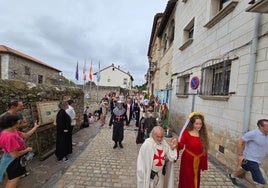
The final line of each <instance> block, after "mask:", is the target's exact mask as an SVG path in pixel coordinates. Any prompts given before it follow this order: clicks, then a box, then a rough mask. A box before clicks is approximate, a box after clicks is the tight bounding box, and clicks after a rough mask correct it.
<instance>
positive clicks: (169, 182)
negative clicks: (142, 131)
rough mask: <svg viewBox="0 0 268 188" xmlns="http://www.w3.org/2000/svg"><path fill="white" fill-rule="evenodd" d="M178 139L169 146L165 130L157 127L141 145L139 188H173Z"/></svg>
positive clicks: (138, 160) (138, 167) (138, 165)
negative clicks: (165, 137)
mask: <svg viewBox="0 0 268 188" xmlns="http://www.w3.org/2000/svg"><path fill="white" fill-rule="evenodd" d="M177 144H178V139H177V138H176V137H173V138H172V139H171V141H170V143H169V144H168V143H167V141H166V140H165V139H164V129H163V128H162V127H160V126H156V127H154V128H153V129H152V132H151V134H150V137H149V138H147V139H146V140H145V142H144V143H143V144H142V145H141V148H140V150H139V154H138V159H137V188H164V187H167V188H173V187H174V173H173V169H174V168H173V166H174V161H175V160H176V159H177V149H176V148H177Z"/></svg>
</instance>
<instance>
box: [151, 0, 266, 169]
mask: <svg viewBox="0 0 268 188" xmlns="http://www.w3.org/2000/svg"><path fill="white" fill-rule="evenodd" d="M172 2H174V0H170V1H169V2H168V4H167V7H168V5H169V4H170V3H172ZM175 2H176V5H175V7H174V25H175V32H174V33H175V34H174V41H173V44H172V52H171V54H172V55H170V56H172V60H171V64H170V67H171V68H170V70H171V78H170V81H169V82H167V84H168V83H170V84H172V85H171V88H172V90H171V93H170V102H171V104H170V122H171V124H170V126H171V127H172V128H173V129H174V130H175V131H176V132H179V131H180V129H181V127H182V126H183V124H184V122H185V120H186V118H187V116H188V114H189V113H190V112H191V111H201V112H203V113H204V114H205V121H206V126H207V128H208V130H209V138H210V150H209V153H210V156H211V157H214V158H215V159H217V160H218V161H219V162H221V163H222V164H224V165H226V167H227V168H229V169H232V170H234V168H235V166H236V159H237V153H236V143H237V139H238V138H239V137H240V136H241V135H242V134H244V133H245V132H247V131H248V130H251V129H254V128H256V123H257V121H258V120H259V119H263V118H267V116H268V108H267V106H268V90H267V88H268V77H267V74H268V34H267V33H268V14H264V13H268V10H267V7H268V6H267V5H268V1H267V0H258V1H249V0H240V1H236V0H224V1H222V0H209V1H205V2H202V3H196V1H192V0H177V1H175ZM249 3H250V4H249ZM172 20H173V16H170V17H169V21H167V23H172ZM160 25H161V24H160ZM156 32H158V31H156ZM153 34H154V33H153ZM164 36H165V35H159V36H157V37H159V39H158V40H159V41H161V44H160V46H165V44H163V43H165V41H166V40H164V39H163V37H164ZM159 50H160V51H161V49H159ZM167 54H168V51H167V52H166V55H167ZM168 56H169V55H168ZM159 57H160V58H159ZM159 57H158V58H157V61H158V62H159V61H160V60H161V56H159ZM150 59H151V57H149V63H150ZM159 68H160V69H161V67H159ZM148 83H149V82H148ZM154 92H155V89H154ZM262 167H263V169H264V171H265V172H266V174H268V157H266V158H265V161H264V162H263V166H262Z"/></svg>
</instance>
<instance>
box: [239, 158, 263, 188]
mask: <svg viewBox="0 0 268 188" xmlns="http://www.w3.org/2000/svg"><path fill="white" fill-rule="evenodd" d="M241 167H242V169H244V170H245V171H250V173H251V176H252V179H253V181H254V182H255V183H257V184H259V185H265V180H264V177H263V176H262V173H261V170H260V167H259V164H258V163H257V162H255V161H249V160H247V161H246V162H245V163H243V164H242V165H241Z"/></svg>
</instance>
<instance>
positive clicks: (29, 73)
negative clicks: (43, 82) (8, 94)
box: [24, 66, 31, 76]
mask: <svg viewBox="0 0 268 188" xmlns="http://www.w3.org/2000/svg"><path fill="white" fill-rule="evenodd" d="M24 74H25V75H28V76H30V75H31V68H30V67H28V66H25V67H24Z"/></svg>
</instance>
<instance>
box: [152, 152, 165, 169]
mask: <svg viewBox="0 0 268 188" xmlns="http://www.w3.org/2000/svg"><path fill="white" fill-rule="evenodd" d="M157 153H158V155H156V154H154V159H153V160H155V159H158V163H157V164H156V166H163V164H162V160H163V161H164V160H165V157H164V156H163V157H162V153H163V150H160V149H157Z"/></svg>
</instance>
